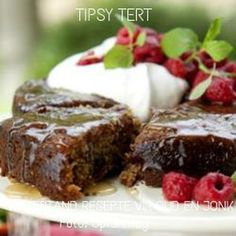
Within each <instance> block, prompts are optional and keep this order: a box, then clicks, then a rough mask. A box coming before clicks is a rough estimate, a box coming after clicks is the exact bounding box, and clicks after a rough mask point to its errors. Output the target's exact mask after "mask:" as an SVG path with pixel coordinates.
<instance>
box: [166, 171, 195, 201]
mask: <svg viewBox="0 0 236 236" xmlns="http://www.w3.org/2000/svg"><path fill="white" fill-rule="evenodd" d="M196 183H197V179H195V178H192V177H189V176H187V175H185V174H182V173H177V172H170V173H168V174H166V175H164V177H163V181H162V191H163V194H164V197H165V198H166V199H167V200H168V201H177V202H179V203H184V202H187V201H191V200H192V192H193V188H194V186H195V185H196Z"/></svg>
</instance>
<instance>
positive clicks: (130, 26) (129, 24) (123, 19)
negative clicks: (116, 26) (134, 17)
mask: <svg viewBox="0 0 236 236" xmlns="http://www.w3.org/2000/svg"><path fill="white" fill-rule="evenodd" d="M116 18H117V19H118V20H119V21H120V22H121V23H122V24H123V25H124V26H125V27H126V28H127V29H128V32H129V36H130V37H131V36H133V35H134V33H135V30H136V25H135V24H134V23H132V22H130V21H128V20H127V18H126V17H124V16H121V15H119V14H116Z"/></svg>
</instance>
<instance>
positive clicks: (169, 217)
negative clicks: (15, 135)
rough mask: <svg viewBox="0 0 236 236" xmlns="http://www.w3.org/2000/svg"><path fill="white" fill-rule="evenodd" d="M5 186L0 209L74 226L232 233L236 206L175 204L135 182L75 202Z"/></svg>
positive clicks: (2, 181)
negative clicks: (23, 194) (9, 191)
mask: <svg viewBox="0 0 236 236" xmlns="http://www.w3.org/2000/svg"><path fill="white" fill-rule="evenodd" d="M8 185H9V181H8V179H7V178H5V177H2V178H0V208H3V209H6V210H9V211H13V212H18V213H21V214H26V215H30V216H34V217H37V218H42V219H47V220H52V221H57V222H61V223H68V225H69V226H71V224H73V226H74V227H82V228H85V227H91V226H92V227H94V228H124V229H138V230H140V229H141V230H157V231H168V232H192V233H200V232H217V233H224V234H225V233H232V232H236V207H231V208H228V209H226V210H222V209H214V208H206V207H198V206H196V205H194V204H186V205H176V204H170V203H168V202H166V201H165V200H164V199H163V197H162V193H161V189H158V188H150V187H146V186H144V185H143V184H139V185H138V186H137V187H136V189H137V191H130V190H128V189H127V188H125V187H123V186H121V185H120V184H119V183H117V182H114V185H115V186H116V188H117V191H116V192H115V193H113V194H111V195H107V196H96V197H86V198H84V199H83V200H81V201H78V202H70V203H63V202H56V201H50V200H48V199H47V198H42V199H37V200H29V199H22V198H13V197H10V196H9V195H6V194H5V193H4V190H5V188H6V187H7V186H8Z"/></svg>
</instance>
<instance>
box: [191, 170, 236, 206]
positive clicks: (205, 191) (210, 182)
mask: <svg viewBox="0 0 236 236" xmlns="http://www.w3.org/2000/svg"><path fill="white" fill-rule="evenodd" d="M233 199H234V185H233V181H232V179H231V178H230V177H228V176H225V175H223V174H220V173H209V174H207V175H206V176H204V177H202V178H201V179H200V180H199V181H198V183H197V184H196V186H195V188H194V190H193V200H194V201H196V202H197V203H200V204H209V203H210V205H211V206H213V207H217V206H220V207H222V206H224V207H226V206H229V205H230V204H232V202H233Z"/></svg>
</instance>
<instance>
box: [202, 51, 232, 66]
mask: <svg viewBox="0 0 236 236" xmlns="http://www.w3.org/2000/svg"><path fill="white" fill-rule="evenodd" d="M200 58H201V60H202V62H203V64H204V65H205V66H206V67H208V68H212V67H213V65H214V60H213V59H212V58H211V56H210V55H208V54H207V53H206V52H201V53H200ZM226 63H227V59H224V60H222V61H219V62H216V67H217V68H219V67H222V66H224V65H225V64H226Z"/></svg>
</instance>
